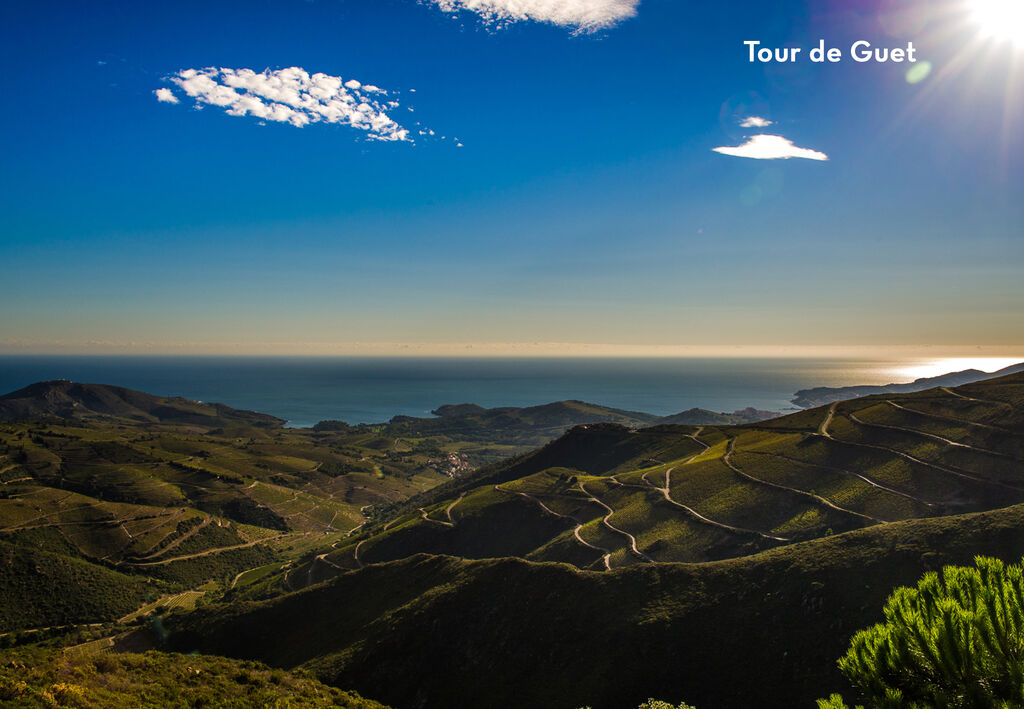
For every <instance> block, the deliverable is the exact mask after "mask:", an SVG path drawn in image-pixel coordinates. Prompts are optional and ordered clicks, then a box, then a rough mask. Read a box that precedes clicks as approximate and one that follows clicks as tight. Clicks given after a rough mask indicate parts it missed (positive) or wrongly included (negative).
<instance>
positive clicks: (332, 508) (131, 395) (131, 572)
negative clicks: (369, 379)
mask: <svg viewBox="0 0 1024 709" xmlns="http://www.w3.org/2000/svg"><path fill="white" fill-rule="evenodd" d="M3 402H4V406H5V407H6V408H4V411H5V412H6V413H5V416H14V415H17V416H25V417H27V418H28V419H29V420H24V421H22V420H19V421H6V422H0V553H2V554H3V556H4V558H5V559H6V560H7V563H6V566H5V567H4V568H5V570H4V571H2V572H0V588H2V589H3V590H4V600H5V603H3V604H0V606H2V607H0V632H4V631H9V630H18V629H25V628H35V627H41V626H48V625H53V624H57V625H64V624H75V623H91V622H94V621H109V620H114V619H116V618H119V617H121V616H123V615H125V614H126V613H129V612H130V611H132V610H134V609H136V608H138V607H139V606H140V605H141V604H142V603H143V602H146V601H147V600H153V599H154V598H159V597H175V598H176V597H179V596H180V597H184V598H189V599H191V600H192V601H194V600H196V599H197V598H200V597H202V598H204V599H210V598H214V597H216V596H217V595H218V594H219V593H221V592H223V591H224V590H226V589H227V588H228V587H229V586H230V584H231V582H232V580H233V579H234V578H235V577H236V576H237V575H238V574H240V573H242V572H245V571H248V570H250V569H255V568H262V567H266V566H267V565H271V568H274V569H276V568H280V567H281V566H283V565H286V564H288V563H290V561H291V559H293V558H295V557H297V556H300V555H301V554H302V553H304V551H305V550H306V549H309V548H315V547H317V546H319V545H322V544H325V543H331V542H333V541H337V540H339V539H341V538H343V537H344V536H345V535H346V534H348V533H349V532H351V531H353V530H354V529H357V528H359V527H360V526H361V525H362V524H364V523H365V522H366V521H367V519H368V514H370V512H371V510H372V508H373V506H375V505H389V504H393V503H395V502H398V501H400V500H403V499H405V498H407V497H409V496H410V495H413V494H415V493H417V492H421V491H423V490H426V489H428V488H430V487H433V486H435V485H437V484H438V483H440V482H442V481H444V480H447V479H448V477H447V475H446V473H445V472H444V471H443V470H439V469H438V468H440V467H441V464H442V462H443V461H442V460H441V459H440V457H439V456H440V454H439V453H438V452H436V451H435V450H421V449H418V448H416V446H414V445H410V444H408V443H406V442H402V443H401V445H400V443H399V441H397V440H396V439H395V438H393V437H390V436H384V435H381V434H379V433H376V432H374V431H372V430H371V431H359V432H355V431H339V432H315V431H312V430H309V429H299V430H296V429H287V428H282V427H281V426H280V423H281V422H280V421H278V420H277V419H274V418H273V417H269V416H264V415H263V414H250V413H248V412H240V411H237V410H235V409H231V408H230V407H226V406H222V405H219V404H211V405H207V404H197V403H195V402H185V401H184V400H177V399H161V398H159V397H153V396H150V395H148V394H142V393H140V392H133V391H131V390H127V389H120V388H117V387H106V386H99V385H78V384H72V383H69V382H45V383H42V384H39V385H34V386H32V387H28V388H26V389H23V390H21V391H20V392H15V393H14V394H11V395H8V396H6V397H4V398H3ZM26 569H28V570H34V572H35V573H27V572H26ZM211 582H212V584H213V585H212V586H211V585H210V584H211ZM53 588H60V589H62V594H60V595H59V597H58V596H57V595H54V594H53V593H52V592H50V593H47V589H53ZM181 594H186V595H184V596H181Z"/></svg>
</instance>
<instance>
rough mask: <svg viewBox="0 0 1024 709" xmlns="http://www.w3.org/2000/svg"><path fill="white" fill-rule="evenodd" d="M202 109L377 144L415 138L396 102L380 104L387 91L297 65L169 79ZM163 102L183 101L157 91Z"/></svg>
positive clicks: (180, 75)
mask: <svg viewBox="0 0 1024 709" xmlns="http://www.w3.org/2000/svg"><path fill="white" fill-rule="evenodd" d="M168 78H169V80H170V81H171V83H173V84H175V85H176V86H177V87H178V88H179V89H181V90H182V91H184V92H185V94H186V95H188V96H190V97H191V98H193V99H195V101H196V105H197V106H199V107H202V105H204V104H206V105H211V106H220V107H221V108H223V109H225V111H226V112H227V113H228V115H231V116H253V117H254V118H259V119H261V120H265V121H277V122H281V123H291V124H292V125H293V126H300V127H301V126H305V125H308V124H310V123H340V124H343V125H349V126H352V127H353V128H356V129H358V130H362V131H366V133H367V135H368V137H369V138H370V139H372V140H391V141H397V140H410V138H409V131H408V130H407V129H405V128H403V127H402V126H400V125H399V124H398V123H397V122H396V121H395V120H394V119H392V118H391V117H390V116H388V114H387V110H388V109H389V108H395V107H396V106H397V103H396V102H395V101H393V100H381V101H379V100H378V99H377V98H375V96H386V95H387V93H388V92H387V91H385V90H384V89H381V88H378V87H376V86H372V85H366V84H362V83H361V82H359V81H356V80H355V79H349V80H348V81H344V80H343V79H342V78H341V77H340V76H331V75H329V74H321V73H317V74H313V75H312V76H311V75H310V74H309V72H307V71H306V70H305V69H301V68H300V67H297V66H293V67H288V68H287V69H278V70H276V71H271V70H270V69H266V70H264V71H262V72H255V71H253V70H252V69H223V68H221V69H217V68H214V67H209V68H206V69H184V70H182V71H179V72H178V73H177V74H174V75H173V76H170V77H168ZM154 93H156V97H157V100H159V101H164V102H167V103H177V102H178V98H177V96H175V95H174V93H173V92H172V91H171V90H170V89H166V88H162V89H157V90H156V91H155V92H154Z"/></svg>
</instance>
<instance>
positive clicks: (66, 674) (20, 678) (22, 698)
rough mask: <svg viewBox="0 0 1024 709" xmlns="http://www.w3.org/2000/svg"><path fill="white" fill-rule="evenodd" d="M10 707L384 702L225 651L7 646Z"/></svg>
mask: <svg viewBox="0 0 1024 709" xmlns="http://www.w3.org/2000/svg"><path fill="white" fill-rule="evenodd" d="M0 701H3V703H4V704H3V705H4V706H5V707H9V708H11V709H13V708H15V707H19V708H23V709H34V708H36V707H38V708H39V709H50V708H51V707H105V708H106V709H117V708H118V707H125V709H129V708H130V709H136V708H137V707H142V706H146V707H171V706H174V707H185V706H188V707H208V706H210V707H212V706H216V707H228V706H230V707H235V709H248V708H251V709H263V708H264V707H289V706H295V707H299V706H301V707H341V708H343V709H386V707H384V706H383V705H382V704H378V703H377V702H374V701H371V700H369V699H363V698H362V697H360V696H359V695H358V694H352V693H350V692H343V691H341V690H339V689H335V688H334V687H328V686H325V685H323V684H321V683H320V682H318V681H316V680H315V679H312V678H310V677H307V676H302V675H296V674H293V673H290V672H282V671H281V670H275V669H271V668H270V667H267V666H265V665H261V664H259V663H256V662H242V661H238V660H230V659H227V658H223V657H203V656H199V655H190V656H188V657H184V656H181V655H172V654H166V653H160V652H147V653H145V654H134V653H127V654H118V655H114V654H109V653H102V654H101V653H99V652H96V651H91V652H85V651H79V650H75V651H71V652H62V651H60V650H52V649H24V650H15V651H8V652H6V653H5V654H4V662H3V664H2V665H0Z"/></svg>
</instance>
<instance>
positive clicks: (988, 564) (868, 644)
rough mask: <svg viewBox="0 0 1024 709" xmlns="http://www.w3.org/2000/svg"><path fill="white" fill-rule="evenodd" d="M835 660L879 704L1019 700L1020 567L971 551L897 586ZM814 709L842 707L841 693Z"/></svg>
mask: <svg viewBox="0 0 1024 709" xmlns="http://www.w3.org/2000/svg"><path fill="white" fill-rule="evenodd" d="M884 612H885V621H884V622H883V623H879V624H878V625H875V626H873V627H871V628H868V629H867V630H862V631H861V632H859V633H857V634H856V635H855V636H854V637H853V640H852V641H851V644H850V649H849V650H848V651H847V653H846V654H845V655H844V656H843V657H842V658H841V659H840V660H839V668H840V670H842V672H843V674H844V675H846V677H847V679H849V680H850V681H851V682H852V683H853V684H854V685H855V686H856V687H857V688H858V689H859V690H860V692H861V693H862V695H863V698H864V699H865V700H866V701H867V702H868V704H869V705H870V706H872V707H877V708H878V709H895V708H896V707H900V708H901V709H925V708H926V707H928V708H929V709H930V708H932V707H942V708H947V707H948V708H949V709H991V708H992V707H1002V708H1004V709H1008V708H1010V707H1024V571H1022V569H1021V566H1014V565H1011V566H1005V565H1004V564H1003V563H1002V562H1001V561H999V560H997V559H992V558H987V557H978V558H977V559H975V566H974V567H962V566H947V567H946V568H944V569H943V570H942V573H941V575H940V574H938V573H935V572H930V573H927V574H925V575H924V576H923V577H922V578H921V580H920V581H919V582H918V585H917V588H906V587H901V588H897V589H896V590H895V591H894V592H893V594H892V595H891V596H890V597H889V599H888V601H886V605H885V611H884ZM818 707H819V709H844V708H845V707H846V704H845V702H844V701H843V699H842V697H841V696H840V695H838V694H833V695H832V696H831V697H829V698H828V699H819V700H818Z"/></svg>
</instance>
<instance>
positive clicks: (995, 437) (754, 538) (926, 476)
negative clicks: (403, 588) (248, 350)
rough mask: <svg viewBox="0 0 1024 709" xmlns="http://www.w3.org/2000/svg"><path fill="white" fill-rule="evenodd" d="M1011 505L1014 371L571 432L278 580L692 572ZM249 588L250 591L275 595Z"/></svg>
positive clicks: (1016, 396) (1020, 490) (1019, 447)
mask: <svg viewBox="0 0 1024 709" xmlns="http://www.w3.org/2000/svg"><path fill="white" fill-rule="evenodd" d="M1022 501H1024V374H1015V375H1010V376H1007V377H1002V378H999V379H993V380H987V381H984V382H977V383H973V384H968V385H964V386H961V387H958V388H955V389H949V388H938V389H932V390H929V391H924V392H918V393H911V394H900V395H882V396H872V397H865V398H861V399H854V400H851V401H846V402H841V403H835V404H832V405H829V406H826V407H820V408H817V409H812V410H808V411H803V412H800V413H796V414H793V415H790V416H785V417H781V418H777V419H773V420H771V421H765V422H762V423H758V424H752V425H744V426H701V427H687V426H655V427H651V428H646V429H641V430H630V429H627V428H625V427H622V426H616V425H607V424H598V425H590V426H582V427H578V428H576V429H574V430H572V431H570V432H569V433H568V434H567V435H566V436H564V437H562V438H561V439H559V440H557V441H555V442H553V443H551V444H549V445H548V446H546V447H544V448H542V449H541V450H539V451H537V452H535V453H533V454H531V455H528V456H525V457H522V458H519V459H516V460H514V461H511V462H509V463H508V464H506V465H503V466H497V467H492V468H488V469H484V470H482V471H481V472H479V473H477V474H475V475H470V476H467V477H466V478H464V479H462V480H457V481H453V482H451V483H448V484H447V485H445V486H442V487H439V488H436V489H435V490H434V491H432V492H430V493H427V494H426V495H425V496H421V497H419V498H416V500H415V501H414V503H413V504H409V505H407V506H406V508H405V509H404V510H402V509H399V510H398V512H399V513H398V514H397V515H396V516H395V517H394V518H392V519H390V520H389V521H387V522H386V524H378V525H371V526H370V527H369V528H367V529H366V530H365V531H364V532H363V533H362V534H360V535H354V536H353V537H351V538H346V539H341V540H339V541H338V542H337V543H335V544H334V545H333V547H332V548H330V549H324V550H323V551H321V553H320V554H317V555H315V556H313V557H310V558H308V559H307V562H306V564H305V566H297V567H295V568H293V569H292V574H291V575H290V576H289V579H290V582H289V586H288V587H289V588H294V587H295V583H297V582H298V581H297V580H298V579H308V580H309V581H310V582H313V581H319V580H323V579H325V578H329V577H331V576H334V575H336V574H338V573H340V572H341V571H343V570H347V569H357V568H360V567H362V566H364V565H366V564H369V563H375V562H382V561H390V560H395V559H401V558H405V557H408V556H411V555H413V554H416V553H430V554H451V555H455V556H461V557H466V558H488V557H501V556H517V557H522V558H525V559H528V560H533V561H560V562H565V563H569V564H572V565H573V566H576V567H577V568H580V569H588V570H609V569H616V568H620V567H625V566H634V565H644V564H652V563H659V562H704V561H713V560H718V559H726V558H732V557H739V556H744V555H748V554H752V553H756V552H758V551H761V550H764V549H768V548H772V547H778V546H783V545H787V544H791V543H793V542H797V541H802V540H808V539H814V538H818V537H824V536H829V535H833V534H837V533H840V532H844V531H849V530H852V529H858V528H862V527H868V526H872V525H878V524H886V523H891V522H896V521H899V520H907V519H913V518H921V517H934V516H940V515H949V514H958V513H963V512H971V511H979V510H988V509H993V508H999V507H1004V506H1007V505H1012V504H1016V503H1019V502H1022ZM282 582H283V579H282V577H278V578H276V579H275V578H273V577H271V578H265V579H263V580H261V584H260V585H259V587H258V588H255V589H254V592H255V593H258V594H267V593H273V592H275V588H276V590H278V591H279V590H281V588H282Z"/></svg>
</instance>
